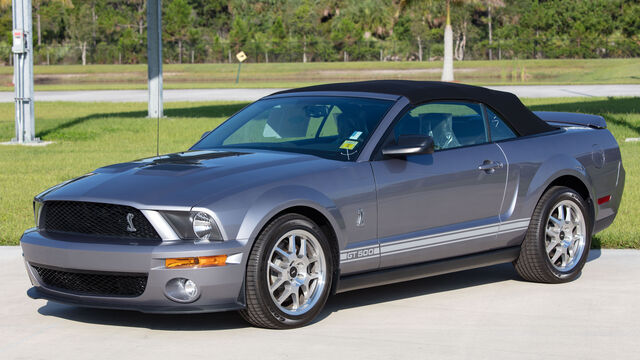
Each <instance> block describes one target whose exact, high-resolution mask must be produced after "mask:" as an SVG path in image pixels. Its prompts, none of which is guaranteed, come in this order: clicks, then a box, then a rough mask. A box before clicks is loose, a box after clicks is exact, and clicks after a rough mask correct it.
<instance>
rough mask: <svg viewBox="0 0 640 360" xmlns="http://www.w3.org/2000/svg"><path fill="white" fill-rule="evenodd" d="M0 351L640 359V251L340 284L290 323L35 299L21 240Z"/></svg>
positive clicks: (23, 354)
mask: <svg viewBox="0 0 640 360" xmlns="http://www.w3.org/2000/svg"><path fill="white" fill-rule="evenodd" d="M0 282H1V283H2V297H1V298H0V299H1V300H0V319H2V320H1V321H0V359H63V358H64V359H83V360H84V359H87V358H91V359H109V360H113V359H128V358H143V359H146V358H155V359H163V358H182V359H200V358H211V359H217V358H220V359H249V358H251V359H261V360H262V359H279V360H281V359H293V358H303V359H323V360H324V359H343V358H344V359H405V358H407V359H409V358H410V359H413V358H420V359H426V358H430V359H433V358H436V359H440V358H446V359H496V358H503V359H514V358H518V359H536V360H538V359H544V358H563V359H637V358H638V356H639V354H640V341H639V339H640V307H639V306H638V305H637V303H638V299H640V251H636V250H603V251H592V252H591V254H590V261H589V262H588V263H587V265H586V267H585V270H584V271H583V273H582V276H581V277H580V278H579V279H577V280H576V281H574V282H571V283H569V284H562V285H547V284H534V283H527V282H523V281H521V280H519V279H518V277H517V275H516V273H515V272H514V270H513V268H512V266H511V265H510V264H505V265H498V266H493V267H489V268H484V269H477V270H470V271H465V272H461V273H456V274H449V275H442V276H438V277H433V278H427V279H422V280H416V281H412V282H407V283H401V284H394V285H387V286H382V287H377V288H372V289H364V290H358V291H354V292H350V293H344V294H339V295H337V296H335V297H333V298H331V299H330V300H329V303H328V304H327V307H326V309H325V311H324V312H323V313H322V314H321V316H320V318H319V319H318V321H316V322H314V323H313V324H311V325H309V326H307V327H305V328H301V329H295V330H287V331H273V330H263V329H257V328H251V327H248V326H247V325H246V324H245V323H244V322H243V321H242V319H241V318H240V317H239V316H238V315H237V314H236V313H217V314H200V315H149V314H140V313H135V312H128V311H115V310H95V309H84V308H78V307H72V306H66V305H60V304H55V303H51V302H47V301H45V300H31V299H29V298H27V296H26V294H25V292H26V290H27V289H28V288H29V287H30V284H29V283H28V280H27V276H26V273H25V270H24V268H23V263H22V259H21V256H20V250H19V248H17V247H5V248H0Z"/></svg>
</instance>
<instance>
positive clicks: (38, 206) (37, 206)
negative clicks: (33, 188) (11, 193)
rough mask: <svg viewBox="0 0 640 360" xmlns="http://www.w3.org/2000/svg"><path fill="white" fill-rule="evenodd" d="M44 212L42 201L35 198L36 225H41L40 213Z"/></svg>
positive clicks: (34, 214)
mask: <svg viewBox="0 0 640 360" xmlns="http://www.w3.org/2000/svg"><path fill="white" fill-rule="evenodd" d="M41 212H42V201H40V200H39V199H38V198H34V199H33V218H34V219H35V221H36V227H40V213H41Z"/></svg>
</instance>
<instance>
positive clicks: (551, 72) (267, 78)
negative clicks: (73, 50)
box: [0, 59, 640, 91]
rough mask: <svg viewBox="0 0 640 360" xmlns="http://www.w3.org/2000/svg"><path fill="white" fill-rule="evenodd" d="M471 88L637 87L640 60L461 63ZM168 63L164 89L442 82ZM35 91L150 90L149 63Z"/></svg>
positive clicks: (339, 71) (58, 77) (296, 67)
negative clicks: (563, 85)
mask: <svg viewBox="0 0 640 360" xmlns="http://www.w3.org/2000/svg"><path fill="white" fill-rule="evenodd" d="M454 68H455V71H456V75H455V76H456V80H457V81H460V82H464V83H468V84H480V85H499V84H505V85H512V84H528V85H532V84H638V83H640V59H584V60H576V59H564V60H563V59H554V60H501V61H486V60H482V61H457V62H455V65H454ZM237 69H238V65H237V64H181V65H180V64H167V65H164V81H163V83H164V87H165V88H166V89H201V88H233V87H240V88H246V87H253V88H289V87H299V86H305V85H312V84H318V83H324V82H337V81H356V80H373V79H409V80H440V74H441V73H440V71H441V69H442V62H441V61H425V62H416V61H413V62H374V61H371V62H346V63H345V62H331V63H306V64H304V63H269V64H265V63H258V64H254V63H246V64H244V65H243V66H242V74H241V81H240V83H239V84H235V78H236V71H237ZM34 71H35V87H36V90H110V89H146V87H147V67H146V65H144V64H142V65H87V66H81V65H52V66H46V65H41V66H36V67H35V69H34ZM12 73H13V67H10V66H1V67H0V91H10V90H12V89H13V88H12V85H11V81H12Z"/></svg>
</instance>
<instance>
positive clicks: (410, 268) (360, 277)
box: [336, 246, 520, 293]
mask: <svg viewBox="0 0 640 360" xmlns="http://www.w3.org/2000/svg"><path fill="white" fill-rule="evenodd" d="M519 254H520V246H514V247H509V248H504V249H498V250H491V251H487V252H482V253H477V254H471V255H465V256H459V257H454V258H448V259H443V260H436V261H430V262H426V263H419V264H414V265H407V266H402V267H395V268H389V269H383V270H377V271H372V272H367V273H362V274H355V275H347V276H343V277H341V278H340V280H339V282H338V286H337V288H336V293H341V292H346V291H351V290H357V289H362V288H367V287H373V286H380V285H387V284H392V283H397V282H402V281H410V280H416V279H421V278H425V277H429V276H436V275H441V274H446V273H451V272H456V271H463V270H469V269H475V268H480V267H485V266H491V265H496V264H502V263H508V262H511V261H514V260H515V259H517V258H518V255H519Z"/></svg>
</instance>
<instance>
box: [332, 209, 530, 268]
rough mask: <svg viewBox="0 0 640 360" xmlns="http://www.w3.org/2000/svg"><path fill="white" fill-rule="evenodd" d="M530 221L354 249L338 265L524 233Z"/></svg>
mask: <svg viewBox="0 0 640 360" xmlns="http://www.w3.org/2000/svg"><path fill="white" fill-rule="evenodd" d="M529 221H530V219H528V218H526V219H517V220H510V221H504V222H501V223H494V224H489V225H483V226H476V227H473V228H466V229H461V230H454V231H448V232H442V233H437V234H432V235H428V236H422V237H416V238H409V239H401V240H396V241H392V242H388V243H383V244H382V245H380V246H378V245H369V246H363V247H360V248H355V249H348V250H343V251H342V252H341V253H340V263H347V262H351V261H356V260H363V259H367V258H371V257H374V256H377V255H379V254H380V255H381V256H386V255H395V254H399V253H403V252H407V251H416V250H422V249H426V248H428V247H432V246H439V245H444V244H448V243H454V242H458V241H469V240H474V239H478V238H481V237H483V236H487V235H490V234H493V233H496V234H497V233H509V232H514V231H524V230H526V229H527V227H528V226H529Z"/></svg>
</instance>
